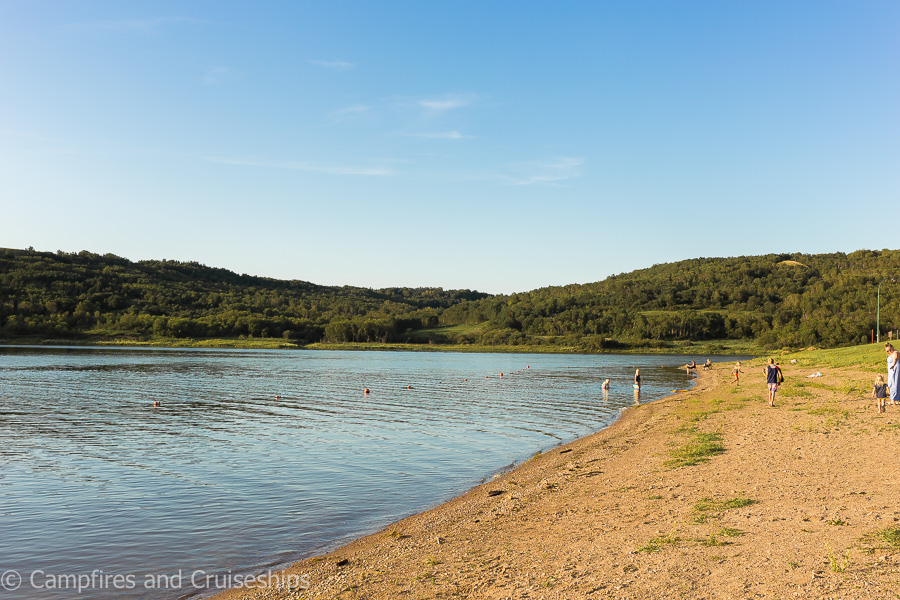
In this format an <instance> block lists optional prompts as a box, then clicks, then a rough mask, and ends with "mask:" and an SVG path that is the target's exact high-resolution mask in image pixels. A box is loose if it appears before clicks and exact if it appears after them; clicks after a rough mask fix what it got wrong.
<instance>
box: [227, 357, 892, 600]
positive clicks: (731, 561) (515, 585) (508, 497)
mask: <svg viewBox="0 0 900 600" xmlns="http://www.w3.org/2000/svg"><path fill="white" fill-rule="evenodd" d="M761 365H762V363H761V362H759V361H757V362H754V363H753V364H752V365H749V364H745V366H744V374H743V376H742V378H741V382H740V385H739V386H735V385H734V384H732V383H731V375H730V367H731V365H722V364H719V365H716V366H715V368H714V369H713V370H712V371H711V372H708V373H704V372H701V373H700V377H699V380H698V385H697V386H696V387H695V388H694V389H692V390H690V391H688V392H683V393H678V394H674V395H673V396H670V397H669V398H666V399H663V400H659V401H656V402H652V403H649V404H645V405H640V406H635V407H633V408H630V409H628V410H627V411H626V412H625V414H624V415H623V416H622V418H621V419H620V420H619V421H617V422H616V423H615V424H613V425H612V426H610V427H609V428H607V429H605V430H603V431H601V432H599V433H596V434H594V435H591V436H588V437H585V438H582V439H580V440H577V441H575V442H572V443H571V444H567V445H565V446H560V447H558V448H555V449H553V450H551V451H548V452H546V453H544V454H541V455H538V456H536V457H534V458H533V459H531V460H530V461H528V462H527V463H525V464H523V465H521V466H519V467H517V468H516V469H514V470H513V471H510V472H508V473H505V474H503V475H502V476H499V477H497V478H496V479H494V480H493V481H490V482H488V483H485V484H483V485H481V486H479V487H477V488H474V489H472V490H470V491H469V492H468V493H466V494H463V495H462V496H460V497H458V498H455V499H453V500H451V501H449V502H447V503H445V504H442V505H440V506H438V507H436V508H434V509H432V510H429V511H426V512H423V513H420V514H417V515H413V516H411V517H409V518H407V519H404V520H402V521H399V522H397V523H394V524H393V525H391V526H389V527H387V528H386V529H384V530H383V531H381V532H378V533H375V534H373V535H369V536H366V537H363V538H361V539H359V540H356V541H354V542H352V543H350V544H347V545H346V546H343V547H341V548H339V549H337V550H336V551H334V552H332V553H330V554H328V555H325V556H319V557H313V558H310V559H307V560H303V561H301V562H298V563H296V564H295V565H293V566H292V567H290V568H289V569H287V570H286V571H284V572H281V573H280V574H279V575H278V576H276V577H275V578H273V580H272V582H271V584H272V585H270V586H269V587H268V588H263V589H247V588H243V589H233V590H229V591H227V592H224V593H222V594H219V595H218V596H216V598H217V600H235V599H250V598H253V599H262V598H266V599H270V598H271V599H274V598H298V599H299V598H310V599H312V598H369V599H394V598H409V599H413V598H416V599H418V598H498V599H500V598H560V599H571V598H616V599H625V598H629V599H639V598H640V599H643V598H647V599H651V598H652V599H658V598H697V599H700V598H704V599H718V598H723V599H725V598H734V599H744V598H847V599H857V598H858V599H863V598H865V599H869V598H897V597H900V583H898V582H900V550H897V549H894V548H892V547H891V546H889V545H888V544H887V543H886V542H885V541H882V540H881V539H880V538H878V537H877V536H876V535H875V534H876V533H877V532H879V531H884V530H885V529H886V528H894V527H900V507H898V506H897V502H896V501H897V498H898V494H900V469H898V467H897V464H896V462H897V459H896V456H897V454H898V453H900V406H888V407H887V412H886V413H884V414H880V413H877V412H876V411H875V408H874V407H875V404H874V401H873V400H872V399H871V398H870V397H869V390H871V386H872V381H873V378H874V375H875V373H873V372H871V371H869V370H864V368H860V367H856V368H845V369H840V370H838V369H826V368H824V367H820V368H816V367H815V366H809V365H806V366H803V367H796V366H792V365H790V364H786V365H783V368H784V372H785V376H786V384H785V385H783V386H782V388H781V389H780V390H779V392H778V395H777V397H776V406H775V407H774V408H770V407H769V406H767V404H766V386H765V378H764V376H763V375H762V374H761V369H762V366H761ZM816 370H819V371H821V372H822V373H823V374H824V376H823V377H820V378H815V379H807V378H806V377H805V376H806V375H808V374H810V373H812V372H814V371H816ZM716 435H718V438H716V437H715V436H716ZM717 439H718V441H717ZM704 440H705V441H706V443H707V444H709V445H712V446H713V448H712V449H715V448H714V446H715V445H716V444H717V443H718V444H720V445H721V448H722V452H720V453H717V454H712V455H710V456H708V457H706V458H707V460H706V461H705V462H699V463H697V464H693V465H682V466H678V465H677V464H675V463H673V462H672V461H673V460H676V455H678V454H679V451H681V456H684V450H685V449H686V448H688V447H689V446H690V444H691V443H694V444H695V447H696V444H697V443H698V442H702V441H704ZM898 533H900V531H898ZM898 537H900V536H898ZM289 575H294V577H293V578H289V577H288V576H289ZM307 584H308V586H307ZM291 586H293V587H291Z"/></svg>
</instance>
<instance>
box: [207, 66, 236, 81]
mask: <svg viewBox="0 0 900 600" xmlns="http://www.w3.org/2000/svg"><path fill="white" fill-rule="evenodd" d="M231 73H232V71H231V69H229V68H228V67H213V68H211V69H207V70H206V73H204V74H203V77H202V78H201V81H202V82H203V85H216V84H217V83H222V82H223V81H224V80H225V79H227V78H229V77H230V76H231Z"/></svg>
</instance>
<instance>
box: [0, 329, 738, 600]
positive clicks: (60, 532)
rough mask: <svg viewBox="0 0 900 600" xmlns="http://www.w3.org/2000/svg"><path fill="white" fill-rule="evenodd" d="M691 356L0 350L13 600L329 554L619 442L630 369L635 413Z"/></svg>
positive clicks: (3, 512)
mask: <svg viewBox="0 0 900 600" xmlns="http://www.w3.org/2000/svg"><path fill="white" fill-rule="evenodd" d="M693 358H695V359H696V360H697V361H698V362H701V357H693ZM705 358H706V357H702V360H705ZM688 359H689V357H685V356H672V355H666V356H647V355H641V356H635V355H629V356H615V355H604V356H573V355H564V356H558V355H557V356H554V355H533V354H532V355H527V354H451V353H412V352H410V353H405V352H307V351H249V350H157V349H141V350H135V349H86V348H21V347H18V348H11V347H6V348H0V574H3V573H4V572H6V571H8V570H14V571H16V572H17V573H18V574H19V575H20V576H21V577H22V582H21V585H20V587H19V588H18V589H17V590H16V591H15V592H14V593H13V594H11V595H9V594H7V597H14V598H27V599H43V598H68V597H72V598H75V597H79V596H78V594H77V593H76V591H74V590H61V589H58V588H61V587H63V584H64V582H63V583H61V580H62V579H63V576H65V575H84V574H90V573H91V572H92V571H94V570H102V572H103V574H104V575H106V576H111V575H121V576H123V577H127V576H128V575H130V576H131V581H132V582H133V583H134V585H133V586H129V584H128V580H127V579H126V580H125V583H124V585H125V587H133V588H134V589H125V590H121V589H118V590H115V589H107V590H103V589H98V584H97V583H93V584H92V585H93V587H92V589H88V590H85V591H83V593H82V595H81V596H80V597H91V598H108V597H109V598H111V597H117V598H179V597H183V596H186V595H191V594H196V593H198V590H197V589H195V588H194V587H193V585H192V584H191V582H190V577H191V575H192V574H194V573H196V572H199V571H203V573H204V574H220V575H221V574H227V573H229V572H232V573H247V572H251V573H252V572H258V571H260V570H264V569H265V568H266V567H267V566H271V565H283V564H285V563H287V562H290V561H292V560H295V559H297V558H300V557H303V556H308V555H311V554H314V553H317V552H321V551H323V550H325V549H328V548H331V547H334V546H335V545H337V544H339V543H340V542H343V541H347V540H348V539H351V538H354V537H358V536H359V535H362V534H364V533H368V532H372V531H375V530H377V529H378V528H380V527H383V526H384V525H387V524H389V523H391V522H393V521H395V520H397V519H399V518H401V517H403V516H406V515H409V514H412V513H414V512H418V511H421V510H423V509H426V508H429V507H431V506H434V505H436V504H438V503H440V502H442V501H445V500H447V499H449V498H451V497H453V496H455V495H458V494H460V493H461V492H463V491H465V490H466V489H468V488H470V487H471V486H473V485H475V484H477V483H479V482H480V481H482V480H483V479H484V478H486V477H491V476H492V475H494V474H496V473H497V472H498V471H499V470H501V469H503V468H504V467H507V466H510V465H512V464H513V463H515V462H518V461H521V460H523V459H526V458H528V457H529V456H530V455H532V454H533V453H535V452H537V451H538V450H541V449H545V448H548V447H550V446H554V445H556V444H558V443H560V442H567V441H570V440H573V439H575V438H577V437H580V436H583V435H585V434H587V433H590V432H593V431H597V430H598V429H601V428H603V427H604V426H606V425H608V424H609V423H611V422H612V421H614V420H615V418H616V417H617V416H618V415H619V413H620V411H621V409H622V408H623V407H626V406H630V405H633V404H634V403H635V401H636V399H635V395H634V393H633V390H632V387H631V377H632V375H633V368H632V365H634V366H637V367H639V368H640V369H641V374H642V376H643V380H644V387H643V389H642V391H641V396H640V401H641V402H645V401H649V400H653V399H656V398H660V397H662V396H664V395H666V394H667V393H668V392H669V391H670V390H672V389H673V388H685V387H687V386H688V385H689V381H688V379H687V377H686V376H685V374H684V372H683V371H679V370H678V369H676V368H674V367H677V366H678V365H681V364H684V363H685V362H686V361H687V360H688ZM732 359H733V358H732V357H727V358H726V357H719V358H717V359H716V360H732ZM501 372H502V373H503V377H500V373H501ZM606 378H609V379H611V380H612V389H611V390H610V391H609V392H608V393H604V392H602V391H601V389H600V384H601V382H602V381H603V380H604V379H606ZM407 386H411V389H407ZM364 388H370V390H371V393H370V394H369V395H368V397H365V396H364V395H363V389H364ZM276 395H279V396H281V397H280V398H279V399H276ZM154 401H159V402H160V403H161V406H160V407H159V408H154V407H153V403H154ZM36 572H37V574H35V573H36ZM179 572H181V573H182V574H183V577H184V579H183V580H182V582H181V585H180V586H178V587H177V588H176V589H171V587H170V588H168V589H167V588H166V587H165V580H164V579H157V580H153V582H152V583H150V584H149V585H150V587H151V588H154V589H145V585H147V584H148V581H151V580H149V579H148V577H158V576H159V575H176V574H178V573H179ZM8 577H11V579H8V580H0V584H3V583H4V582H5V583H6V585H7V586H9V585H10V584H11V583H13V582H14V577H12V576H8ZM201 578H202V575H201ZM95 581H97V580H96V579H95ZM120 581H121V580H120ZM157 581H158V582H159V584H157V583H156V582H157ZM176 583H177V581H176ZM109 584H110V586H113V585H114V582H112V581H109ZM159 585H162V588H160V587H159ZM53 586H56V587H53ZM120 587H122V586H120ZM172 587H175V586H174V585H173V586H172Z"/></svg>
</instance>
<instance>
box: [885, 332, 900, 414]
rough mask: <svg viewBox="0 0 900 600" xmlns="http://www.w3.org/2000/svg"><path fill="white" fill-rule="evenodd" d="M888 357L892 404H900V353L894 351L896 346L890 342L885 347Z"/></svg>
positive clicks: (888, 381)
mask: <svg viewBox="0 0 900 600" xmlns="http://www.w3.org/2000/svg"><path fill="white" fill-rule="evenodd" d="M884 351H885V352H887V353H888V357H887V369H888V377H887V385H888V389H889V390H890V395H891V404H900V352H897V351H896V350H894V345H893V344H891V343H890V342H888V343H887V344H885V345H884Z"/></svg>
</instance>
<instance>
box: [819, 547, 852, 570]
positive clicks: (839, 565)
mask: <svg viewBox="0 0 900 600" xmlns="http://www.w3.org/2000/svg"><path fill="white" fill-rule="evenodd" d="M825 548H826V549H827V550H828V565H829V567H830V568H831V572H832V573H843V572H844V571H846V570H847V567H849V566H850V553H849V552H848V551H846V550H845V551H844V556H843V557H840V558H838V556H837V555H836V554H835V553H834V551H833V550H832V549H831V546H829V545H828V544H827V543H826V544H825Z"/></svg>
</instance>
